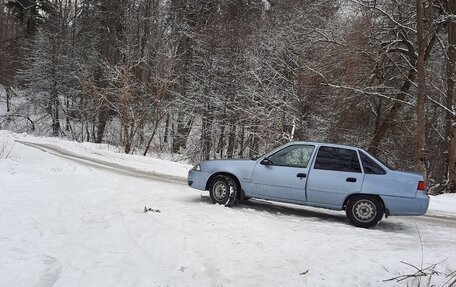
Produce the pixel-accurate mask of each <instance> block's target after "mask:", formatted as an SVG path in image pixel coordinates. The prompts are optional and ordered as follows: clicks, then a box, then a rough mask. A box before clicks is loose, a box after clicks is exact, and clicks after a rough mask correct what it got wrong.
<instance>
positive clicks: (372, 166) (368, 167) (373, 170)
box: [359, 151, 386, 174]
mask: <svg viewBox="0 0 456 287" xmlns="http://www.w3.org/2000/svg"><path fill="white" fill-rule="evenodd" d="M359 155H360V157H361V162H362V163H363V168H364V172H365V173H366V174H386V171H385V170H384V169H383V168H382V167H381V166H379V165H378V164H377V163H376V162H375V161H374V160H373V159H371V158H370V157H369V156H368V155H367V154H365V153H364V152H362V151H359Z"/></svg>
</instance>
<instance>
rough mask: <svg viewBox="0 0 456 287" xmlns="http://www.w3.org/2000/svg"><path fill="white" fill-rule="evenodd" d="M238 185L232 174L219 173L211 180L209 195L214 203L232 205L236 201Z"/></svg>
mask: <svg viewBox="0 0 456 287" xmlns="http://www.w3.org/2000/svg"><path fill="white" fill-rule="evenodd" d="M237 191H238V187H237V185H236V182H235V181H234V179H233V178H231V177H230V176H224V175H217V176H216V177H214V178H213V179H212V181H211V185H210V188H209V196H210V198H211V201H212V203H218V204H223V205H225V206H231V205H233V204H234V203H235V201H236V195H237Z"/></svg>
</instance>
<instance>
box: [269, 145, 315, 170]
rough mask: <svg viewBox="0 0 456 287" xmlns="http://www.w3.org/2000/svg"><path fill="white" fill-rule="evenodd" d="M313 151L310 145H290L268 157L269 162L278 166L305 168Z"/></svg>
mask: <svg viewBox="0 0 456 287" xmlns="http://www.w3.org/2000/svg"><path fill="white" fill-rule="evenodd" d="M314 149H315V147H314V146H311V145H291V146H287V147H286V148H284V149H281V150H279V151H278V152H276V153H275V154H273V155H271V156H269V160H270V161H271V162H272V164H273V165H278V166H291V167H307V165H308V164H309V161H310V157H311V156H312V153H313V150H314Z"/></svg>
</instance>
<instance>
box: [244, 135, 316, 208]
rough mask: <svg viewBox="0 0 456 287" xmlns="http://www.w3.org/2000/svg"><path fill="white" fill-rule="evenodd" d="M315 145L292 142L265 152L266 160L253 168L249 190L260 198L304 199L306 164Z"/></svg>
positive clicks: (309, 160) (307, 166) (292, 200)
mask: <svg viewBox="0 0 456 287" xmlns="http://www.w3.org/2000/svg"><path fill="white" fill-rule="evenodd" d="M314 152H315V146H313V145H308V144H295V145H289V146H286V147H284V148H283V149H281V150H279V151H277V152H275V153H274V154H272V155H270V156H268V160H269V164H266V165H265V164H261V163H260V162H258V163H257V165H256V166H255V168H254V170H253V174H252V182H253V190H252V191H253V194H254V195H256V196H259V197H263V198H270V199H280V200H284V201H289V202H304V201H305V199H306V193H305V188H306V182H307V176H308V172H309V165H310V162H311V159H312V158H313V155H314Z"/></svg>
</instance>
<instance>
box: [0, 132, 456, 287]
mask: <svg viewBox="0 0 456 287" xmlns="http://www.w3.org/2000/svg"><path fill="white" fill-rule="evenodd" d="M5 141H9V142H8V144H10V142H11V141H12V139H11V138H7V139H5ZM1 142H2V141H1V139H0V143H1ZM75 153H76V152H75ZM81 160H82V161H85V162H80V161H81ZM81 160H79V162H78V161H75V160H74V159H69V158H62V157H60V156H55V155H53V154H50V153H49V152H43V151H41V150H38V149H36V148H34V147H30V146H25V145H21V144H16V145H14V146H13V148H12V150H11V153H10V155H9V156H8V158H7V159H5V155H3V157H1V155H0V182H1V185H0V210H1V217H0V250H1V252H0V286H401V285H403V286H405V285H406V284H407V281H403V282H400V283H398V282H395V281H392V282H383V280H384V279H388V278H392V277H395V276H398V275H400V274H404V273H414V270H413V268H412V267H410V266H407V265H405V264H403V263H401V262H400V261H405V262H408V263H410V264H413V265H416V266H421V265H423V266H427V265H430V264H434V263H439V262H441V263H440V264H439V265H438V266H437V269H438V270H439V271H441V272H442V274H441V275H440V276H437V275H434V277H433V278H432V280H433V282H434V283H435V284H437V285H442V284H443V283H444V282H445V281H446V280H447V278H445V275H446V274H448V273H450V272H451V271H454V270H456V256H455V254H456V237H455V236H454V235H455V234H456V224H455V220H454V218H452V217H451V216H450V217H449V218H447V219H444V218H440V217H416V218H406V217H403V218H389V219H387V220H384V221H382V222H381V223H380V224H379V225H378V226H377V227H376V228H373V229H369V230H366V229H359V228H355V227H353V226H350V225H349V224H348V222H347V220H346V218H345V216H344V215H343V213H339V212H332V211H325V210H320V209H312V208H305V207H299V206H291V205H283V204H274V205H273V204H270V203H268V202H259V201H255V202H249V203H248V204H242V205H238V206H235V207H233V208H225V207H223V206H217V205H212V204H211V203H210V202H209V199H208V197H207V195H206V194H205V193H199V192H198V191H195V190H193V189H191V188H188V187H187V186H185V184H182V180H180V182H179V180H178V179H176V178H171V180H169V179H170V177H169V176H166V177H163V178H160V176H158V177H157V172H155V173H154V174H153V175H151V176H147V174H146V173H147V172H144V173H143V174H138V173H136V171H135V170H134V167H131V168H130V170H128V169H127V171H126V172H123V171H122V169H123V167H121V166H116V167H112V168H111V167H103V168H100V167H101V166H103V165H106V163H92V162H90V161H89V160H87V159H85V160H84V159H81ZM81 163H84V164H81ZM108 165H109V164H108ZM133 174H134V175H136V176H132V175H133ZM163 179H164V180H163ZM173 180H175V181H173ZM144 206H147V207H150V208H153V209H158V210H160V212H148V213H144V212H143V210H144ZM422 280H423V282H424V281H425V280H427V278H423V279H422ZM408 283H410V282H408Z"/></svg>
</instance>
